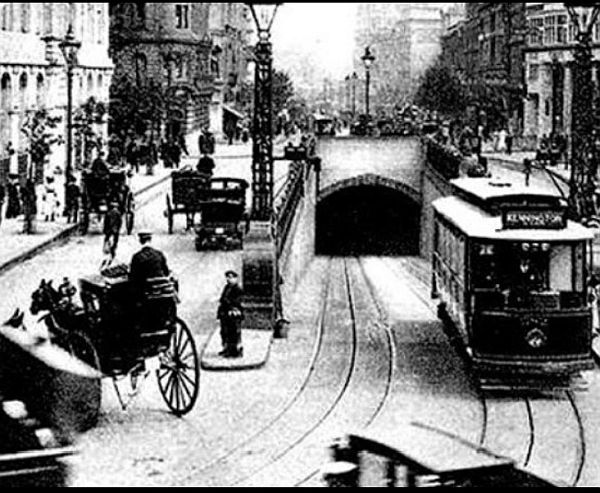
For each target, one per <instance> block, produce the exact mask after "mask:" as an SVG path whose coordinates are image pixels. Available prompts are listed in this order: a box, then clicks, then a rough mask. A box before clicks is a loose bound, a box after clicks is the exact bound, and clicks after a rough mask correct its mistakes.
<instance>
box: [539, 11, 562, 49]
mask: <svg viewBox="0 0 600 493" xmlns="http://www.w3.org/2000/svg"><path fill="white" fill-rule="evenodd" d="M566 41H567V16H566V15H548V16H546V17H545V18H544V41H543V42H544V44H545V45H553V44H560V43H566Z"/></svg>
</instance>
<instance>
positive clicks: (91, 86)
mask: <svg viewBox="0 0 600 493" xmlns="http://www.w3.org/2000/svg"><path fill="white" fill-rule="evenodd" d="M93 94H94V78H93V76H92V74H88V76H87V94H86V97H88V98H89V97H90V96H93Z"/></svg>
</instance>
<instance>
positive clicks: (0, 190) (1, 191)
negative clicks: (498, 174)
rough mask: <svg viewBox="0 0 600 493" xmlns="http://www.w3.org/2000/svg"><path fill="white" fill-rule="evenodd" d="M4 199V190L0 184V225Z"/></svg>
mask: <svg viewBox="0 0 600 493" xmlns="http://www.w3.org/2000/svg"><path fill="white" fill-rule="evenodd" d="M5 197H6V189H5V188H4V184H3V183H2V182H0V224H2V212H3V210H4V199H5Z"/></svg>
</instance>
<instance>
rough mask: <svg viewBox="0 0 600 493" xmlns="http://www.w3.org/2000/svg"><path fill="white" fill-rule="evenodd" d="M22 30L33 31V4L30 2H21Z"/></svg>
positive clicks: (25, 31)
mask: <svg viewBox="0 0 600 493" xmlns="http://www.w3.org/2000/svg"><path fill="white" fill-rule="evenodd" d="M21 31H23V32H24V33H28V32H29V31H31V4H30V3H28V2H23V3H21Z"/></svg>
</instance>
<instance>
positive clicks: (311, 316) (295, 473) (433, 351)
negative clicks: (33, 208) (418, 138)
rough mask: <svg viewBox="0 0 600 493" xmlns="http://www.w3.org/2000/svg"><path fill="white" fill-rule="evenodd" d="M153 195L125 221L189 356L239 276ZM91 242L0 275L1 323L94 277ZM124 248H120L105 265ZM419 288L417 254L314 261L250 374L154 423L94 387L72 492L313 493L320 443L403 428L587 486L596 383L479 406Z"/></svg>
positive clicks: (234, 264)
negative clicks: (282, 331)
mask: <svg viewBox="0 0 600 493" xmlns="http://www.w3.org/2000/svg"><path fill="white" fill-rule="evenodd" d="M166 191H167V185H165V186H164V187H162V188H159V189H157V190H156V191H155V192H154V193H153V194H152V195H151V196H148V197H146V199H148V200H149V203H148V204H146V205H145V206H144V207H143V208H142V209H140V210H139V211H138V213H139V221H138V224H139V225H142V226H147V227H151V228H152V229H154V230H155V231H159V232H162V233H159V234H158V235H157V237H156V238H155V243H156V245H157V246H158V247H159V248H161V249H163V250H164V251H165V252H166V254H167V256H168V258H169V263H170V265H171V267H172V269H173V270H174V271H175V272H177V273H178V275H179V278H180V282H181V289H182V303H181V305H180V308H179V310H180V315H181V317H182V318H183V319H184V320H186V321H187V323H188V325H189V326H190V328H191V330H192V332H193V334H194V337H195V340H196V344H197V345H198V347H201V346H202V344H204V343H205V341H206V340H207V337H208V335H209V334H210V332H211V331H212V330H213V328H214V326H215V320H214V315H215V308H216V302H217V298H218V295H219V291H220V289H221V286H222V282H223V279H222V275H223V272H224V271H225V270H226V269H228V268H235V269H239V268H240V263H241V258H240V253H239V252H227V253H220V252H216V253H198V252H196V251H195V250H194V245H193V235H191V234H185V233H184V232H183V230H182V226H183V223H182V221H183V218H178V224H177V225H178V226H179V227H178V229H177V230H178V233H177V234H175V235H173V236H168V235H167V234H166V220H165V218H164V217H163V216H162V210H163V208H164V194H165V193H166ZM96 231H97V229H96ZM101 244H102V237H101V236H100V235H99V234H95V235H94V234H92V235H90V236H88V237H77V238H72V239H70V240H68V241H67V242H65V243H64V244H63V245H59V246H57V247H56V248H53V249H51V250H48V251H47V252H45V253H44V254H42V255H40V256H39V257H36V258H34V259H32V260H29V261H27V262H25V263H23V264H22V265H20V266H18V267H17V268H15V269H14V270H12V271H10V272H8V273H6V274H5V275H3V276H2V277H0V292H1V293H3V299H2V303H1V304H0V318H2V317H4V318H7V317H8V315H10V313H11V312H12V310H13V308H14V307H16V306H21V307H26V306H27V305H28V302H29V295H30V293H31V291H32V290H33V289H35V287H36V286H37V284H38V283H39V280H40V278H53V279H56V281H60V280H61V279H62V276H64V275H67V276H69V277H71V278H73V279H76V278H78V277H80V276H82V275H85V274H87V273H90V272H94V271H95V270H96V269H97V266H98V264H99V262H100V259H101V255H100V252H101ZM135 248H136V241H135V239H134V238H132V237H124V238H123V239H122V243H121V245H120V247H119V258H120V259H122V260H128V259H129V258H130V256H131V254H132V253H133V252H134V251H135ZM428 278H429V276H428V267H427V265H426V263H425V262H424V261H423V260H421V259H416V258H363V259H355V258H333V259H330V258H324V257H318V258H315V259H314V260H313V261H312V263H311V264H310V266H309V268H308V269H307V271H306V274H305V276H304V278H303V281H302V282H301V283H300V284H299V285H298V286H296V292H295V296H294V300H293V303H292V305H291V306H290V307H289V318H290V319H291V321H292V326H291V333H290V338H289V339H288V340H286V341H276V342H275V343H274V346H273V348H272V351H271V358H270V360H269V363H268V365H267V366H266V367H265V368H264V369H262V370H260V371H253V372H246V373H210V372H203V373H202V375H201V389H200V395H199V400H198V404H197V406H196V408H195V409H194V410H193V412H192V413H191V414H189V415H188V416H186V417H185V418H183V419H178V418H175V417H173V416H172V415H171V414H169V413H168V412H167V411H166V407H165V405H164V403H163V402H162V398H161V397H160V395H159V393H158V390H157V388H156V384H155V382H154V381H153V380H150V381H148V382H147V386H146V388H145V389H144V391H143V392H142V395H141V396H140V397H139V398H138V400H136V401H135V403H134V404H133V406H132V407H131V408H130V409H128V410H127V411H126V412H123V411H122V410H121V409H120V407H119V405H118V402H117V400H116V397H115V395H114V392H113V389H112V388H111V386H110V385H109V383H108V382H105V385H104V395H103V407H102V417H101V420H100V423H99V425H98V427H97V428H95V429H93V430H91V431H89V432H87V433H85V434H83V435H82V436H81V437H80V440H79V446H80V448H81V454H80V455H78V456H77V457H75V458H74V459H73V460H72V466H73V477H72V484H73V485H75V486H109V485H110V486H134V485H135V486H164V485H223V486H225V485H233V484H238V485H269V486H273V485H286V486H287V485H316V484H318V483H319V477H318V474H317V469H318V467H319V465H320V464H322V462H323V461H324V460H326V458H327V457H326V446H327V444H328V443H329V440H330V438H331V437H332V436H334V435H336V434H338V433H340V432H343V431H345V430H348V429H356V428H361V427H365V426H372V427H381V428H383V429H384V430H386V431H387V432H388V433H394V431H395V430H396V429H397V427H398V424H400V423H405V422H409V421H414V420H417V421H419V422H421V423H424V424H425V425H427V426H430V427H433V428H436V429H438V430H441V431H443V432H446V433H452V434H455V435H457V436H460V437H462V438H465V439H467V440H469V441H472V442H474V443H481V444H483V445H485V446H487V447H489V448H491V449H493V450H498V451H499V452H500V453H502V454H506V455H508V456H510V457H513V458H515V460H517V461H518V462H519V464H521V465H524V466H527V467H529V468H531V470H532V471H534V472H537V473H539V474H541V475H542V476H544V477H547V478H550V479H554V480H558V481H562V482H565V483H566V484H573V483H575V481H576V480H579V481H578V484H580V485H597V484H598V483H599V471H598V465H597V461H596V458H597V457H599V456H600V455H599V454H600V450H598V448H599V447H600V439H599V438H600V437H598V431H597V430H600V423H599V421H600V415H599V413H597V409H598V407H599V405H600V402H598V401H599V399H600V378H599V372H597V371H594V372H591V373H589V374H588V375H586V378H587V379H588V381H589V383H590V390H589V391H588V392H587V393H582V394H578V395H576V396H574V401H573V402H571V401H570V400H569V396H562V398H557V399H541V398H540V399H535V400H533V399H532V400H524V399H521V398H513V399H502V400H500V399H496V398H492V397H490V396H486V395H481V394H480V393H479V392H478V391H477V388H476V386H475V385H474V383H473V381H472V379H471V377H470V375H469V372H468V370H467V369H466V367H465V364H464V363H463V361H462V360H461V359H460V357H459V356H458V355H457V354H456V353H455V351H454V350H453V349H452V347H451V346H450V345H449V343H448V341H447V339H446V337H445V335H444V332H443V330H442V327H441V325H440V323H439V322H438V321H437V319H436V318H435V314H434V308H433V307H432V305H431V303H430V301H429V300H428V298H427V294H428V287H427V285H426V281H427V279H428ZM571 397H572V396H571ZM575 410H576V411H577V413H579V414H577V413H576V412H575ZM578 418H580V419H578ZM580 424H581V425H582V426H581V427H580V426H579V425H580Z"/></svg>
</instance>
